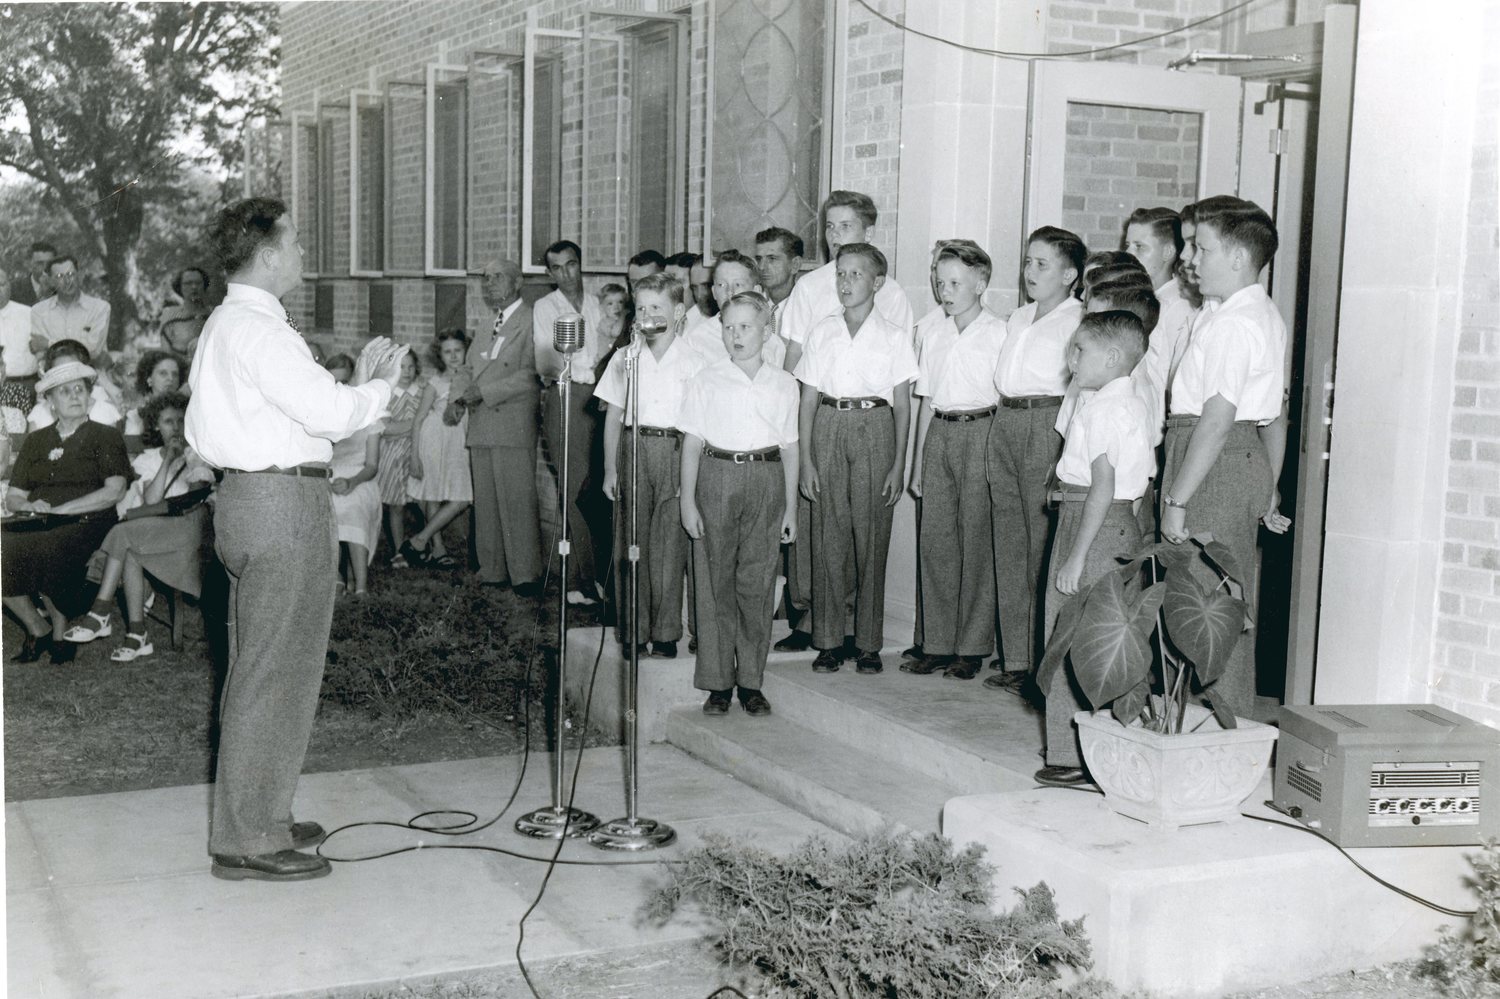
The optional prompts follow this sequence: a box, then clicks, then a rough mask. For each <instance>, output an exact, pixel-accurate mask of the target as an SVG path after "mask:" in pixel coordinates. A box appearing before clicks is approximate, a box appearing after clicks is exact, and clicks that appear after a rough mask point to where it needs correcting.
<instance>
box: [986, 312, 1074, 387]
mask: <svg viewBox="0 0 1500 999" xmlns="http://www.w3.org/2000/svg"><path fill="white" fill-rule="evenodd" d="M1036 309H1037V303H1035V302H1028V303H1027V304H1025V305H1023V306H1021V307H1020V308H1019V309H1017V310H1016V311H1014V312H1012V313H1011V314H1010V318H1009V319H1007V320H1006V321H1005V326H1006V329H1007V331H1008V333H1007V336H1006V338H1005V345H1004V346H1003V347H1001V348H1000V361H999V363H998V364H997V365H996V367H995V388H996V389H997V390H999V392H1000V394H1001V395H1003V396H1010V397H1011V398H1021V397H1025V396H1035V395H1062V394H1063V391H1064V390H1065V389H1067V387H1068V341H1069V340H1070V339H1072V337H1073V331H1074V330H1076V329H1077V328H1078V323H1079V322H1080V321H1081V320H1082V319H1083V303H1082V302H1080V301H1078V300H1077V299H1076V298H1072V297H1069V298H1067V299H1064V300H1063V302H1062V304H1060V305H1058V306H1057V307H1056V308H1054V309H1053V310H1052V311H1051V312H1049V313H1047V314H1046V315H1045V316H1043V317H1042V318H1040V319H1037V318H1036Z"/></svg>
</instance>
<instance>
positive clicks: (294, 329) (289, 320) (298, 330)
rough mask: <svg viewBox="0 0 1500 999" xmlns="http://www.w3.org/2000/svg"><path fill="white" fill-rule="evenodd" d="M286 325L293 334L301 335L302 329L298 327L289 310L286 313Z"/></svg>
mask: <svg viewBox="0 0 1500 999" xmlns="http://www.w3.org/2000/svg"><path fill="white" fill-rule="evenodd" d="M286 324H287V325H288V326H290V327H291V328H292V332H293V333H296V334H298V335H299V336H300V335H301V333H302V327H301V326H298V325H297V320H295V319H293V318H292V311H291V310H290V309H288V310H287V311H286Z"/></svg>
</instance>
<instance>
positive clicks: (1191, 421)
mask: <svg viewBox="0 0 1500 999" xmlns="http://www.w3.org/2000/svg"><path fill="white" fill-rule="evenodd" d="M1201 419H1202V417H1201V416H1199V415H1198V414H1197V413H1177V414H1176V415H1174V416H1169V417H1167V426H1168V427H1196V426H1197V425H1198V421H1199V420H1201ZM1234 425H1235V426H1237V427H1258V426H1260V424H1259V423H1258V422H1257V421H1255V420H1235V421H1234Z"/></svg>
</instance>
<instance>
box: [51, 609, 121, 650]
mask: <svg viewBox="0 0 1500 999" xmlns="http://www.w3.org/2000/svg"><path fill="white" fill-rule="evenodd" d="M84 617H86V618H91V619H92V620H93V621H94V622H95V624H94V626H93V627H90V626H89V625H87V624H75V625H73V627H71V628H69V629H68V630H67V631H65V632H63V641H65V642H76V643H78V644H79V645H85V644H87V643H89V642H92V641H93V640H94V639H96V638H108V637H109V636H110V635H113V634H114V633H115V629H114V625H113V623H111V621H110V617H109V615H108V614H95V613H94V612H93V611H89V612H88V613H87V614H85V615H84Z"/></svg>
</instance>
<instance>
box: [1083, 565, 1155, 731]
mask: <svg viewBox="0 0 1500 999" xmlns="http://www.w3.org/2000/svg"><path fill="white" fill-rule="evenodd" d="M1072 659H1073V675H1074V676H1076V677H1077V678H1078V685H1079V686H1080V687H1082V688H1083V693H1084V695H1085V696H1086V697H1087V698H1088V699H1089V703H1090V704H1092V705H1093V706H1094V707H1096V708H1099V707H1103V706H1104V705H1106V704H1108V703H1109V702H1110V701H1112V700H1114V699H1115V698H1116V697H1119V696H1120V695H1121V694H1124V693H1125V692H1126V691H1128V690H1130V689H1131V688H1132V687H1134V686H1136V685H1137V684H1139V683H1140V682H1141V681H1143V680H1145V679H1146V678H1147V676H1148V674H1149V672H1150V669H1151V648H1150V646H1149V645H1147V643H1146V636H1145V635H1143V634H1142V633H1141V632H1140V630H1139V629H1137V628H1136V627H1135V626H1134V614H1133V613H1132V612H1131V608H1130V604H1129V603H1128V602H1127V601H1126V599H1125V591H1124V587H1123V586H1122V585H1121V583H1120V577H1119V576H1116V575H1115V574H1114V573H1108V574H1107V575H1104V576H1102V577H1100V578H1099V581H1098V582H1096V583H1095V584H1094V585H1093V586H1092V587H1090V589H1089V595H1088V599H1087V600H1085V601H1084V604H1083V614H1082V616H1080V618H1079V619H1078V630H1077V631H1076V632H1075V633H1074V635H1073V644H1072Z"/></svg>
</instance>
